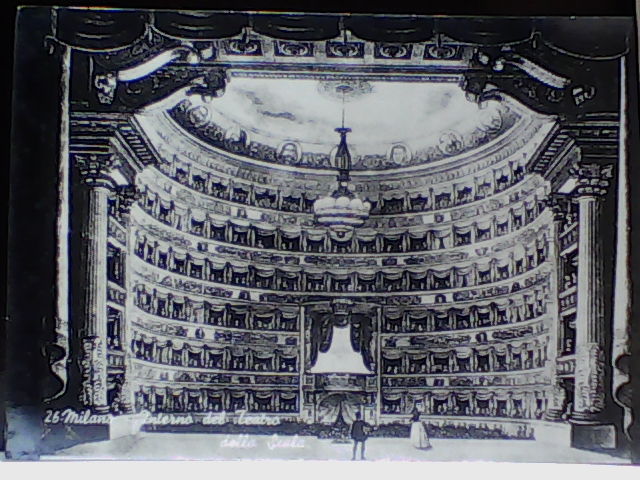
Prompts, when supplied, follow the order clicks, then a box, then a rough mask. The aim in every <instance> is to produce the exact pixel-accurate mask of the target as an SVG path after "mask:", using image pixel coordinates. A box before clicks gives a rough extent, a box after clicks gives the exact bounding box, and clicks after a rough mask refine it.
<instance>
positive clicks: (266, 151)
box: [169, 77, 518, 170]
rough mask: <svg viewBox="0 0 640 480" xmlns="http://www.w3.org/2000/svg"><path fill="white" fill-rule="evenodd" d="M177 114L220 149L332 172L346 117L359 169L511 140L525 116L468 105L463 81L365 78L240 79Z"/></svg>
mask: <svg viewBox="0 0 640 480" xmlns="http://www.w3.org/2000/svg"><path fill="white" fill-rule="evenodd" d="M169 113H170V115H171V117H172V118H173V119H174V120H175V121H176V122H178V123H179V124H180V125H181V126H182V127H183V128H184V129H186V130H188V131H190V132H191V133H192V134H194V135H195V136H197V137H199V138H200V139H201V140H204V141H205V142H207V143H210V144H213V145H214V146H216V147H219V148H223V149H226V150H230V151H232V152H234V153H239V154H242V155H248V156H249V157H251V158H254V159H259V160H265V161H270V162H277V163H285V164H290V165H300V166H305V167H315V168H332V167H333V160H332V159H333V154H334V153H335V150H336V146H337V143H338V135H337V134H336V133H335V128H337V127H340V126H341V125H342V123H343V119H344V125H345V126H346V127H349V128H350V129H351V132H350V133H349V135H348V142H349V146H350V150H351V154H352V157H353V159H354V170H372V169H373V170H375V169H387V168H397V167H404V166H408V165H416V164H422V163H426V162H430V161H435V160H440V159H442V158H445V157H448V156H455V155H458V154H460V153H463V152H465V151H468V150H471V149H473V148H476V147H478V146H481V145H484V144H486V143H488V142H489V141H491V140H492V139H494V138H497V137H498V136H500V135H502V134H504V133H505V132H506V131H507V130H509V129H510V128H511V127H512V126H513V125H514V124H515V123H516V121H517V119H518V114H517V113H516V112H515V111H513V110H512V109H510V108H509V106H507V105H506V104H505V103H502V102H500V101H498V100H487V101H485V102H480V103H477V102H471V101H469V100H468V99H467V96H466V95H465V92H464V91H463V90H462V89H461V88H460V86H459V85H458V84H456V83H452V82H416V81H402V80H401V79H400V80H398V79H394V81H383V80H376V81H373V80H371V81H369V80H363V79H361V78H358V77H340V78H337V79H335V80H326V79H320V80H319V79H316V78H302V79H301V78H295V79H293V78H251V77H234V78H233V79H232V80H231V81H229V82H228V84H227V86H226V89H225V92H224V95H222V96H220V97H219V98H215V99H212V100H210V101H207V100H203V99H201V98H200V97H196V96H191V97H189V98H188V99H184V98H183V99H181V100H177V103H175V104H174V106H173V107H171V108H169ZM343 115H344V117H343Z"/></svg>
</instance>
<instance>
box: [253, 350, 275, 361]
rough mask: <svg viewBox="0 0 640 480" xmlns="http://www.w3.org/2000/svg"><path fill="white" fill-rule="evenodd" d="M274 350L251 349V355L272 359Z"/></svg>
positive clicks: (260, 358) (261, 358)
mask: <svg viewBox="0 0 640 480" xmlns="http://www.w3.org/2000/svg"><path fill="white" fill-rule="evenodd" d="M274 356H275V354H274V352H261V351H258V350H254V351H253V357H254V358H257V359H258V360H272V359H273V358H274Z"/></svg>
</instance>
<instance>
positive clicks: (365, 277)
mask: <svg viewBox="0 0 640 480" xmlns="http://www.w3.org/2000/svg"><path fill="white" fill-rule="evenodd" d="M376 275H377V272H376V271H375V270H363V271H360V272H358V279H359V280H362V281H364V282H372V281H374V280H375V279H376Z"/></svg>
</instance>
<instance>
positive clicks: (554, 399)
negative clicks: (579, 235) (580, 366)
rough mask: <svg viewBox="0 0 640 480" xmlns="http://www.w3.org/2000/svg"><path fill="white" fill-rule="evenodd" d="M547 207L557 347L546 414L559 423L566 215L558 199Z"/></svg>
mask: <svg viewBox="0 0 640 480" xmlns="http://www.w3.org/2000/svg"><path fill="white" fill-rule="evenodd" d="M546 204H547V207H548V208H549V209H550V211H551V213H552V216H553V235H554V237H553V238H554V239H555V241H553V242H551V243H550V247H551V252H550V256H551V258H552V259H553V265H554V267H555V269H556V271H555V275H551V277H550V279H551V280H550V284H551V285H550V290H551V292H550V293H551V294H550V298H551V301H552V302H553V305H552V306H551V308H550V309H549V310H550V311H551V312H552V313H553V316H552V318H551V322H550V325H549V332H551V339H550V344H551V345H555V347H554V348H552V349H551V358H550V360H551V361H550V362H549V363H548V364H547V368H550V369H551V372H549V373H550V376H551V378H552V382H551V383H552V385H553V387H552V389H551V395H550V396H551V406H550V408H549V409H548V410H547V411H546V412H545V419H547V420H554V421H558V420H561V419H562V413H563V410H564V408H565V405H564V404H565V401H566V392H565V391H564V389H563V388H562V386H561V385H560V379H558V378H557V371H556V357H557V356H558V354H559V352H560V351H562V345H561V338H562V334H561V329H562V318H561V317H560V307H559V305H558V294H559V293H560V285H562V271H561V268H560V262H561V258H560V233H561V231H562V222H563V221H564V218H565V215H566V213H565V212H564V209H563V208H562V204H561V203H560V201H559V199H558V197H556V196H553V195H552V196H550V197H549V198H548V199H547V201H546Z"/></svg>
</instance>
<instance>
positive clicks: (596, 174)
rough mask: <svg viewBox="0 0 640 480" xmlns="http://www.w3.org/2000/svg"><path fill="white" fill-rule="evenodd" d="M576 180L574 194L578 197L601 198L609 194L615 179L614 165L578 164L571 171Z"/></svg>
mask: <svg viewBox="0 0 640 480" xmlns="http://www.w3.org/2000/svg"><path fill="white" fill-rule="evenodd" d="M569 173H570V175H571V176H573V178H575V180H576V188H575V190H574V193H575V194H577V195H578V196H595V197H601V196H604V195H606V194H607V189H608V188H609V185H610V180H611V179H612V178H613V165H612V164H611V165H600V164H597V163H591V164H586V163H576V164H574V165H573V166H572V167H571V168H570V171H569Z"/></svg>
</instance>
